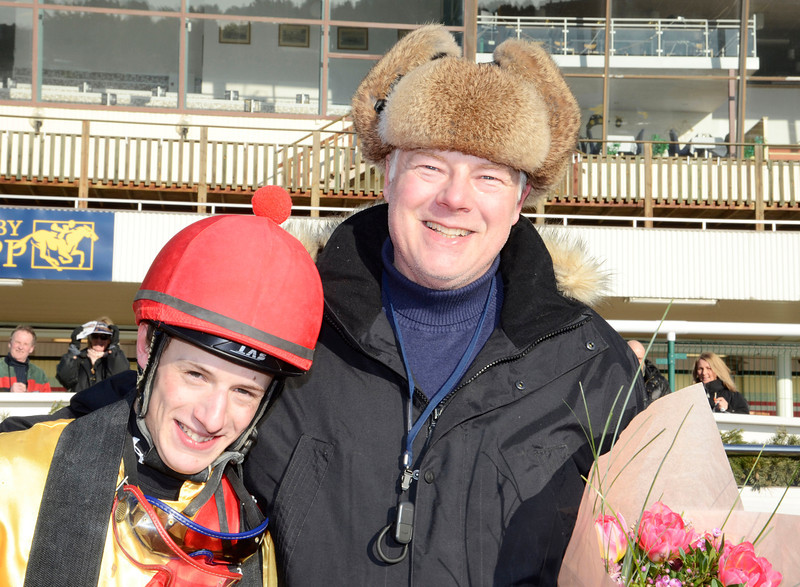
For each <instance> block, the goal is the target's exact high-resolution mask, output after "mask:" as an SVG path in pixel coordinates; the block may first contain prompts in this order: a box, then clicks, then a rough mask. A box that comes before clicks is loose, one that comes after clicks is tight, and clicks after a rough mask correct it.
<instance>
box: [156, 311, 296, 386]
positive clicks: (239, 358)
mask: <svg viewBox="0 0 800 587" xmlns="http://www.w3.org/2000/svg"><path fill="white" fill-rule="evenodd" d="M156 327H157V328H158V329H160V330H163V331H164V332H166V333H167V334H170V335H172V336H174V337H176V338H179V339H181V340H184V341H186V342H188V343H190V344H193V345H195V346H197V347H200V348H201V349H203V350H205V351H208V352H210V353H213V354H215V355H217V356H218V357H221V358H223V359H225V360H227V361H231V362H233V363H237V364H239V365H242V366H244V367H247V368H248V369H255V370H256V371H262V372H265V373H269V374H271V375H274V376H276V377H294V376H297V375H302V374H303V373H305V371H304V370H303V369H300V368H299V367H295V366H294V365H292V364H290V363H287V362H286V361H282V360H281V359H279V358H277V357H274V356H272V355H270V354H268V353H265V352H264V351H261V350H259V349H254V348H253V347H250V346H248V345H246V344H242V343H240V342H235V341H232V340H229V339H227V338H223V337H221V336H217V335H215V334H208V333H207V332H200V331H199V330H192V329H191V328H184V327H183V326H173V325H172V324H165V323H163V322H160V323H157V324H156Z"/></svg>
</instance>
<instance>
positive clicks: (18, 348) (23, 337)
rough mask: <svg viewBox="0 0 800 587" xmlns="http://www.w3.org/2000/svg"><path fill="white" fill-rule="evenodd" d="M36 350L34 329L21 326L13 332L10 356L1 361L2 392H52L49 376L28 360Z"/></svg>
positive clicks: (9, 344)
mask: <svg viewBox="0 0 800 587" xmlns="http://www.w3.org/2000/svg"><path fill="white" fill-rule="evenodd" d="M35 348H36V332H34V330H33V328H31V327H30V326H24V325H20V326H17V327H16V328H15V329H14V330H13V331H12V332H11V340H9V342H8V354H7V355H6V357H5V358H4V359H3V360H2V361H0V391H10V392H12V393H24V392H26V391H43V392H48V391H50V381H49V380H48V379H47V375H45V373H44V371H42V369H41V368H40V367H37V366H36V365H34V364H33V363H31V362H30V361H29V360H28V357H29V356H30V355H31V353H33V350H34V349H35Z"/></svg>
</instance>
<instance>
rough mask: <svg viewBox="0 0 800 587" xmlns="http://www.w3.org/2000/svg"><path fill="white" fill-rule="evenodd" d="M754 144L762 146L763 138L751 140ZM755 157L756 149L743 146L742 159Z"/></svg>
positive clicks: (752, 146) (750, 146)
mask: <svg viewBox="0 0 800 587" xmlns="http://www.w3.org/2000/svg"><path fill="white" fill-rule="evenodd" d="M753 142H754V143H756V144H759V145H763V144H764V137H756V138H755V139H754V140H753ZM755 156H756V148H755V146H754V145H745V147H744V157H745V159H752V158H753V157H755Z"/></svg>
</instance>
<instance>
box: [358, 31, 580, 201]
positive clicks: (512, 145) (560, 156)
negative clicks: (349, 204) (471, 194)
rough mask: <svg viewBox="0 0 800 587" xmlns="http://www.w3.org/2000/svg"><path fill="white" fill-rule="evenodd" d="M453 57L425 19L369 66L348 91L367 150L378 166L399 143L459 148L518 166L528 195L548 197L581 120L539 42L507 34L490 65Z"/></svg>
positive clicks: (448, 39) (448, 42)
mask: <svg viewBox="0 0 800 587" xmlns="http://www.w3.org/2000/svg"><path fill="white" fill-rule="evenodd" d="M442 55H444V56H442ZM459 55H460V50H458V46H457V45H456V43H455V40H454V39H453V37H452V35H450V33H448V32H447V31H446V30H445V29H444V28H443V27H441V26H439V25H428V26H425V27H423V28H421V29H418V30H416V31H413V32H412V33H410V34H408V35H407V36H406V37H404V38H403V39H402V40H400V41H399V42H398V43H397V44H396V45H395V46H394V47H393V48H392V49H390V50H389V52H388V53H387V54H386V55H385V56H384V57H383V58H382V59H381V60H380V61H379V62H378V63H377V64H376V65H375V67H373V68H372V70H371V71H370V73H369V74H367V77H365V78H364V81H362V82H361V85H360V86H359V88H358V90H357V91H356V93H355V95H354V97H353V110H352V115H353V121H354V124H355V128H356V132H357V133H358V136H359V138H360V139H361V143H362V146H363V149H364V156H365V157H366V158H367V159H368V160H370V161H372V162H374V163H376V164H378V165H383V163H384V159H385V157H386V156H387V155H388V154H389V153H391V152H392V151H393V150H394V149H397V148H400V149H403V150H413V149H433V150H441V151H459V152H462V153H465V154H468V155H474V156H476V157H481V158H484V159H488V160H490V161H492V162H494V163H499V164H503V165H508V166H509V167H512V168H514V169H517V170H519V171H524V172H525V173H526V174H527V175H528V183H529V184H530V185H531V186H532V190H531V194H532V195H533V200H535V199H536V198H539V197H542V196H544V195H546V194H547V193H548V192H549V191H550V189H552V187H553V186H554V185H555V184H556V183H557V182H558V181H559V180H560V179H561V176H562V175H563V173H564V170H565V168H566V165H567V163H568V162H569V160H570V155H571V151H572V150H573V149H574V147H575V144H576V142H577V138H578V127H579V125H580V109H579V107H578V104H577V102H576V101H575V98H574V97H573V95H572V93H571V92H570V90H569V87H568V86H567V84H566V82H565V81H564V78H563V77H562V75H561V72H560V70H559V69H558V66H557V65H556V64H555V62H554V61H553V60H552V59H551V58H550V56H549V55H548V54H547V53H546V52H545V51H544V49H542V48H541V46H539V45H538V44H535V43H529V42H526V41H519V40H513V39H512V40H508V41H505V42H504V43H502V44H501V45H500V46H499V47H498V48H497V49H496V50H495V52H494V58H495V62H494V63H493V64H477V63H474V62H472V61H469V60H466V59H463V58H461V57H460V56H459ZM376 106H377V107H376ZM532 203H533V202H532Z"/></svg>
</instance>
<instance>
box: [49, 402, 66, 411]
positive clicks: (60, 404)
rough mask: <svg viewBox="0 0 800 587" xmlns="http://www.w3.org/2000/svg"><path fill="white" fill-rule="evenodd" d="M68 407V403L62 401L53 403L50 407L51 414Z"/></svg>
mask: <svg viewBox="0 0 800 587" xmlns="http://www.w3.org/2000/svg"><path fill="white" fill-rule="evenodd" d="M66 405H67V404H66V402H62V401H58V402H53V405H52V406H50V412H49V413H50V414H55V413H56V412H57V411H58V410H60V409H61V408H63V407H66Z"/></svg>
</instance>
